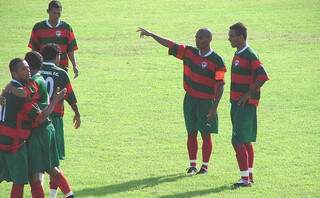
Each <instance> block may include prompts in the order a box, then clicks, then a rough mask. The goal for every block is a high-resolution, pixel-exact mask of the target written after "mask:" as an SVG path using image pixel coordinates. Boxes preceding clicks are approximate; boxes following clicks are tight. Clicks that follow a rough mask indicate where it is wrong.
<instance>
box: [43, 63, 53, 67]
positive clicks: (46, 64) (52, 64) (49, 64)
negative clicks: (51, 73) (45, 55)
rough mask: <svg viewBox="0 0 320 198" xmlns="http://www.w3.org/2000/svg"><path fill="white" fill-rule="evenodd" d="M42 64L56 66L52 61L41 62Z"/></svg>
mask: <svg viewBox="0 0 320 198" xmlns="http://www.w3.org/2000/svg"><path fill="white" fill-rule="evenodd" d="M42 64H43V65H50V66H52V67H56V64H54V63H52V62H42Z"/></svg>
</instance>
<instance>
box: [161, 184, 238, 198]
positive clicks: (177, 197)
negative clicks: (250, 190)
mask: <svg viewBox="0 0 320 198" xmlns="http://www.w3.org/2000/svg"><path fill="white" fill-rule="evenodd" d="M231 189H232V188H231V186H230V185H224V186H220V187H217V188H209V189H205V190H196V191H191V192H184V193H177V194H172V195H164V196H160V198H191V197H195V196H201V195H208V194H212V193H219V192H222V191H225V190H231Z"/></svg>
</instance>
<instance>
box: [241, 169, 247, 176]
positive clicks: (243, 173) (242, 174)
mask: <svg viewBox="0 0 320 198" xmlns="http://www.w3.org/2000/svg"><path fill="white" fill-rule="evenodd" d="M240 176H241V177H249V171H248V170H244V171H240Z"/></svg>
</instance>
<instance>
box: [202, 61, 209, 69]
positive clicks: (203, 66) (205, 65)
mask: <svg viewBox="0 0 320 198" xmlns="http://www.w3.org/2000/svg"><path fill="white" fill-rule="evenodd" d="M201 67H202V69H204V68H206V67H208V63H207V62H205V61H203V62H202V63H201Z"/></svg>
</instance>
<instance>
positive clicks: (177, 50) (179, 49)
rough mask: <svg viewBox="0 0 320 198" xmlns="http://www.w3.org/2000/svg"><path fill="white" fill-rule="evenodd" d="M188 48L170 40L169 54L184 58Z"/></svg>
mask: <svg viewBox="0 0 320 198" xmlns="http://www.w3.org/2000/svg"><path fill="white" fill-rule="evenodd" d="M186 49H187V47H186V45H183V44H176V43H174V42H170V43H169V51H168V54H169V55H172V56H174V57H176V58H178V59H181V60H183V58H184V57H185V52H186Z"/></svg>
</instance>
